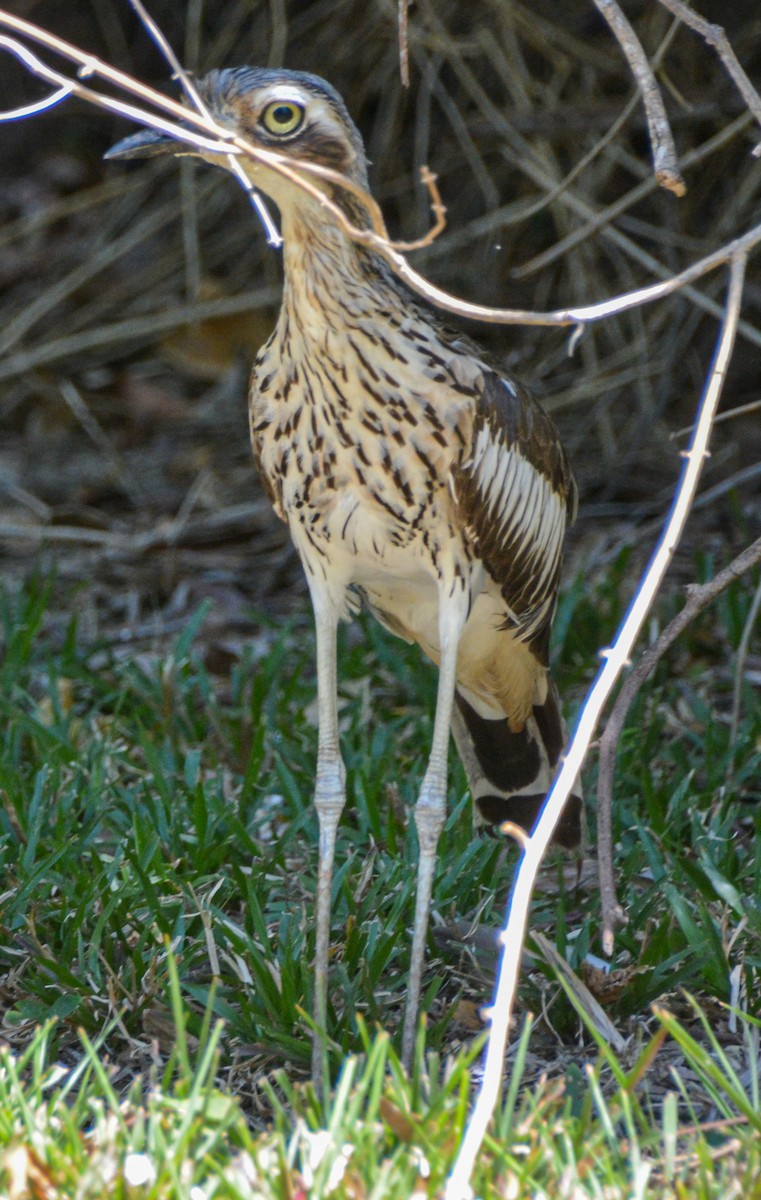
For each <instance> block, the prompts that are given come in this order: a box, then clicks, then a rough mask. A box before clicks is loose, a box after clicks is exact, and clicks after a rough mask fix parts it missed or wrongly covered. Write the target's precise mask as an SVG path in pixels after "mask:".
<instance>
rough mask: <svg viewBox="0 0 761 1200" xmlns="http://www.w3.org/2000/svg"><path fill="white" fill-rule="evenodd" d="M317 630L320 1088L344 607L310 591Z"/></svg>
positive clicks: (316, 1058) (339, 798) (342, 788)
mask: <svg viewBox="0 0 761 1200" xmlns="http://www.w3.org/2000/svg"><path fill="white" fill-rule="evenodd" d="M311 592H312V604H313V606H314V619H315V627H316V630H317V712H318V726H319V733H318V746H317V779H316V782H315V789H314V806H315V808H316V809H317V820H318V822H319V827H320V850H319V855H320V857H319V869H318V875H317V920H316V926H317V933H316V944H315V959H314V1020H315V1025H316V1029H315V1034H314V1042H313V1044H312V1077H313V1079H314V1082H315V1086H316V1087H317V1089H318V1092H319V1090H320V1089H321V1087H322V1080H323V1077H324V1066H325V1063H326V1058H327V1050H326V1042H325V1037H326V1028H327V1014H328V952H329V948H330V893H331V883H332V877H333V857H334V855H335V849H336V831H337V829H338V821H339V818H340V816H341V812H342V810H343V807H344V804H345V802H346V785H345V781H346V770H345V768H344V764H343V761H342V759H341V749H340V746H339V742H338V702H337V680H336V631H337V627H338V616H339V609H340V606H336V604H335V603H334V601H333V598H332V597H330V596H329V595H328V594H327V593H324V592H323V591H322V590H319V589H316V588H315V587H314V586H313V587H312V588H311Z"/></svg>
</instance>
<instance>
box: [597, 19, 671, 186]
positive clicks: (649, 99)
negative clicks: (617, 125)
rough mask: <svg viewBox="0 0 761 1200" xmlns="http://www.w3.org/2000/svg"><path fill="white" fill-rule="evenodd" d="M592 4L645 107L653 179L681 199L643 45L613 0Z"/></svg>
mask: <svg viewBox="0 0 761 1200" xmlns="http://www.w3.org/2000/svg"><path fill="white" fill-rule="evenodd" d="M594 3H595V6H596V8H597V10H598V12H599V13H600V15H601V16H602V17H604V18H605V20H606V21H607V22H608V25H609V26H610V28H611V30H612V32H613V34H614V36H615V38H616V40H617V41H618V44H619V45H620V47H621V49H622V50H623V52H624V54H625V55H626V58H627V60H628V63H629V66H630V67H631V71H632V74H633V76H634V78H635V80H636V81H637V87H638V88H639V91H640V95H641V96H642V103H643V104H644V106H645V118H646V120H647V129H648V133H649V135H650V145H651V148H652V152H653V171H654V172H655V178H656V179H657V181H658V183H659V184H660V185H661V187H664V188H666V189H667V190H668V191H670V192H673V193H674V194H675V195H676V196H683V195H684V194H685V192H686V190H687V188H686V186H685V182H684V179H683V178H682V176H681V175H680V173H679V166H678V161H677V154H676V146H675V145H674V135H673V134H672V132H671V126H670V125H669V119H668V117H667V116H666V109H665V107H664V104H663V97H662V96H661V93H660V89H659V87H658V84H657V83H656V82H655V76H654V75H653V72H652V69H651V67H650V63H649V62H648V61H647V55H646V54H645V51H644V50H643V48H642V43H641V42H640V40H639V38H638V37H637V35H636V33H635V32H634V30H633V29H632V26H631V24H630V23H629V20H628V19H627V18H626V17H625V16H624V14H623V13H622V12H621V9H620V8H619V7H618V4H617V3H616V0H594Z"/></svg>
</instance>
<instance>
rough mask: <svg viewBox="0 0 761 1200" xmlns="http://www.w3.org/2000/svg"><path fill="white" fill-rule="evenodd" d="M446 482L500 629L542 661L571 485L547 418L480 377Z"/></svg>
mask: <svg viewBox="0 0 761 1200" xmlns="http://www.w3.org/2000/svg"><path fill="white" fill-rule="evenodd" d="M451 484H452V493H453V495H454V499H455V504H456V506H457V511H458V515H459V517H460V519H461V521H462V522H463V525H464V527H465V530H466V536H467V537H468V538H469V540H470V542H471V545H472V547H473V549H474V551H475V553H476V555H477V556H478V558H480V560H481V561H482V563H483V564H484V567H485V568H486V571H487V572H488V574H489V575H490V576H491V578H492V579H493V580H494V582H495V583H496V584H497V585H498V587H499V589H500V592H501V594H502V598H503V600H504V603H505V609H506V617H505V624H506V626H507V627H509V628H511V629H512V630H513V632H514V634H515V636H517V637H519V638H520V639H521V641H525V642H528V643H529V645H530V646H531V648H532V650H533V651H534V653H535V654H536V655H537V657H539V658H540V659H541V660H542V661H543V662H546V661H547V649H548V639H549V629H550V624H551V622H552V616H553V613H554V609H555V598H556V594H557V587H558V579H559V576H560V567H561V560H562V553H563V539H564V536H565V530H566V525H567V524H568V523H569V521H572V520H573V518H574V516H575V512H576V485H575V483H574V480H573V476H572V474H571V470H570V467H569V465H568V460H567V458H566V455H565V452H564V450H563V447H562V445H561V443H560V438H559V437H558V434H557V431H556V429H555V426H554V425H553V424H552V422H551V421H550V419H549V417H548V416H547V415H546V414H545V412H544V411H543V410H542V408H541V407H540V406H539V405H538V404H537V403H536V401H534V400H532V399H531V397H529V396H528V395H527V394H526V393H525V392H523V391H522V390H520V388H519V386H518V385H517V384H515V383H513V382H511V381H510V380H508V379H505V378H504V377H502V376H501V375H499V374H498V373H497V372H496V371H492V370H488V369H487V370H485V371H484V385H483V390H482V392H481V395H480V396H479V397H478V399H477V401H476V411H475V420H474V424H473V437H472V441H471V445H470V449H469V451H466V453H465V454H464V455H463V458H462V460H461V461H460V463H459V464H458V465H457V466H456V467H455V469H454V470H453V472H452V478H451Z"/></svg>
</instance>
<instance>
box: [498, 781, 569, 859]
mask: <svg viewBox="0 0 761 1200" xmlns="http://www.w3.org/2000/svg"><path fill="white" fill-rule="evenodd" d="M545 800H546V796H545V795H544V794H543V793H542V792H538V793H534V794H532V795H529V796H509V797H505V796H479V797H478V799H477V800H476V806H477V808H478V811H479V814H480V816H481V819H482V820H483V821H484V822H485V823H486V824H487V825H501V824H502V823H503V822H504V821H512V823H513V824H514V825H519V826H520V827H521V829H525V831H526V833H529V834H530V833H533V831H534V828H535V826H536V822H537V820H538V819H539V814H540V812H541V810H542V805H543V804H544V801H545ZM581 813H582V803H581V799H580V797H579V796H569V797H568V801H567V803H566V806H565V808H564V809H563V811H562V813H561V814H560V820H559V821H558V823H557V825H556V826H555V831H554V833H553V835H552V841H551V845H553V846H563V847H564V848H565V849H566V850H573V849H574V848H575V847H576V846H578V844H579V842H580V841H581Z"/></svg>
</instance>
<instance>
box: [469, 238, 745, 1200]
mask: <svg viewBox="0 0 761 1200" xmlns="http://www.w3.org/2000/svg"><path fill="white" fill-rule="evenodd" d="M745 263H746V256H745V255H744V254H736V255H735V256H734V257H733V258H732V265H731V269H730V280H729V289H728V295H727V304H726V311H725V315H724V321H723V324H722V328H721V331H720V334H719V339H718V342H717V347H716V354H715V357H714V361H713V364H712V366H711V371H710V375H709V377H708V382H707V385H706V389H705V392H704V395H703V399H702V401H701V405H700V417H699V420H698V424H697V428H696V431H695V437H694V439H693V442H692V446H691V447H690V450H689V452H688V453H687V454H686V455H685V457H686V464H685V469H684V473H683V476H682V479H681V482H680V485H679V489H678V491H677V494H676V496H675V499H674V504H673V506H672V510H671V514H670V516H669V519H668V521H667V523H666V527H665V529H664V531H663V534H662V535H661V539H660V542H659V544H658V547H657V549H656V551H655V553H654V554H653V557H652V560H651V562H650V565H649V567H648V569H647V571H646V573H645V576H644V578H643V580H642V582H641V584H640V586H639V589H638V590H637V593H636V595H635V597H634V599H633V600H632V603H631V605H630V607H629V611H628V613H627V615H626V617H625V619H624V622H623V624H622V626H621V629H620V631H619V633H618V636H617V638H616V640H615V642H614V644H613V645H612V646H611V647H610V649H608V650H604V651H602V657H603V659H604V664H603V667H602V669H601V670H600V672H599V674H598V676H597V679H596V680H595V682H594V684H593V686H592V688H591V690H590V692H589V695H588V696H587V699H586V701H585V704H584V707H583V709H582V711H581V714H580V716H579V721H578V725H577V727H576V731H575V733H574V736H573V738H572V740H571V743H570V745H569V747H568V749H567V751H566V753H565V756H564V759H563V765H562V767H561V769H560V772H559V774H558V776H557V778H556V779H555V783H554V784H553V786H552V789H551V790H550V793H549V795H548V796H547V799H546V801H545V803H544V807H543V808H542V812H541V816H540V818H539V821H538V823H537V826H536V828H535V830H534V832H533V834H532V836H531V838H530V839H529V844H528V846H527V848H526V852H525V854H524V856H523V859H522V861H521V863H520V866H519V868H518V872H517V874H516V876H515V880H514V882H513V888H512V893H511V896H510V903H509V908H508V919H507V923H506V925H505V928H504V929H503V931H502V933H501V934H500V943H501V946H502V957H501V962H500V967H499V974H498V977H497V986H496V990H495V994H494V1002H493V1004H492V1007H491V1010H490V1019H491V1022H492V1027H491V1031H490V1035H489V1041H488V1044H487V1048H486V1058H485V1061H484V1068H483V1081H482V1083H481V1088H480V1090H479V1093H478V1096H477V1098H476V1103H475V1106H474V1108H473V1112H472V1114H471V1117H470V1120H469V1122H468V1126H467V1128H466V1130H465V1135H464V1137H463V1140H462V1144H461V1146H460V1149H459V1152H458V1155H457V1159H456V1160H455V1164H454V1167H453V1168H452V1173H451V1175H450V1177H449V1180H448V1182H447V1186H446V1190H445V1198H446V1200H466V1198H468V1200H469V1198H470V1197H472V1195H473V1191H472V1188H471V1186H470V1177H471V1174H472V1171H473V1165H474V1163H475V1161H476V1156H477V1155H478V1152H479V1150H480V1148H481V1145H482V1143H483V1140H484V1137H485V1134H486V1129H487V1126H488V1124H489V1121H490V1120H491V1117H492V1113H493V1112H494V1107H495V1105H496V1102H497V1097H498V1096H499V1092H500V1087H501V1084H502V1073H503V1070H504V1059H505V1046H506V1044H507V1034H508V1029H509V1027H510V1017H511V1014H512V1008H513V1001H514V998H515V991H516V987H517V983H518V971H519V967H520V952H521V947H522V946H523V942H524V938H525V934H526V927H527V924H528V914H529V906H530V903H531V894H532V892H533V888H534V883H535V880H536V876H537V872H538V870H539V867H540V865H541V863H542V860H543V858H544V855H545V853H546V850H547V847H548V845H549V842H550V839H551V837H552V833H553V831H554V828H555V826H556V824H557V821H558V818H559V817H560V814H561V812H562V811H563V807H564V806H565V803H566V800H567V799H568V796H569V795H570V792H571V788H572V787H573V784H574V781H575V779H576V776H577V775H578V773H579V770H580V769H581V766H582V763H583V762H584V759H585V757H586V754H587V751H588V749H589V745H590V742H591V740H592V737H593V735H594V732H595V729H596V727H597V723H598V721H599V719H600V715H601V713H602V710H603V707H604V705H605V703H606V701H607V700H608V697H609V696H610V694H611V691H612V690H613V688H614V686H615V684H616V681H617V680H618V678H619V676H620V674H621V672H622V671H623V669H624V667H625V666H626V665H627V663H628V661H629V656H630V654H631V651H632V647H633V645H634V642H635V640H636V638H637V636H638V634H639V631H640V629H641V628H642V624H643V622H644V620H645V618H646V616H647V614H648V612H649V610H650V607H651V605H652V603H653V600H654V599H655V596H656V595H657V592H658V589H659V588H660V585H661V582H662V580H663V576H664V574H665V572H666V569H667V567H668V565H669V563H670V561H671V558H672V556H673V554H674V550H675V549H676V546H677V543H678V541H679V537H680V535H681V532H682V529H683V527H684V524H685V522H686V520H687V517H688V515H689V510H690V505H691V503H692V498H693V496H694V494H695V489H696V487H697V483H698V479H699V477H700V471H701V468H702V465H703V461H704V459H705V457H706V453H707V445H708V437H709V434H710V430H711V424H712V421H713V415H714V413H715V411H716V408H717V405H718V402H719V398H720V396H721V391H722V387H723V384H724V379H725V376H726V371H727V366H728V363H729V361H730V358H731V354H732V349H733V346H734V342H735V335H736V333H737V323H738V320H739V315H740V303H741V300H742V290H743V281H744V278H745Z"/></svg>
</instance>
